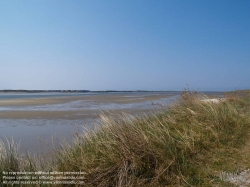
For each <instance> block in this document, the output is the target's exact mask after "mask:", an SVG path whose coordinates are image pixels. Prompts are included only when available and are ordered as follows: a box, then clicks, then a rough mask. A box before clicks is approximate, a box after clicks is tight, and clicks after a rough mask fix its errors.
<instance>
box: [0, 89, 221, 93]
mask: <svg viewBox="0 0 250 187" xmlns="http://www.w3.org/2000/svg"><path fill="white" fill-rule="evenodd" d="M182 91H183V90H182ZM182 91H177V90H167V91H162V90H98V91H91V90H9V89H6V90H0V93H142V92H172V93H173V92H176V93H180V92H182ZM198 92H201V93H203V92H206V93H212V92H217V93H219V92H220V93H224V91H198Z"/></svg>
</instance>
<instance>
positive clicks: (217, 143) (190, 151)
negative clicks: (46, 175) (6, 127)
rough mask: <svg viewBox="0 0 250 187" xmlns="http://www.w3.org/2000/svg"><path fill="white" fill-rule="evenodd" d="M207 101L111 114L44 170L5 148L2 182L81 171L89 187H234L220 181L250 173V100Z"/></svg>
mask: <svg viewBox="0 0 250 187" xmlns="http://www.w3.org/2000/svg"><path fill="white" fill-rule="evenodd" d="M201 97H203V98H204V97H205V96H204V95H202V96H201V95H199V94H197V93H194V92H183V94H182V95H181V98H180V99H179V100H178V102H176V103H175V104H173V105H171V106H162V109H161V110H158V111H152V113H151V114H147V115H146V114H145V116H131V115H126V114H108V115H107V114H106V115H104V114H103V115H102V125H101V126H100V127H99V128H98V129H97V130H95V131H92V132H88V133H86V134H82V135H78V136H77V137H76V142H75V145H73V146H64V147H63V148H62V149H61V151H59V152H58V153H57V154H56V156H55V158H54V160H53V162H50V163H47V164H44V165H42V164H41V162H39V158H37V159H34V158H31V157H29V156H23V155H20V154H19V153H18V150H16V147H15V146H14V143H13V142H9V144H8V145H5V144H3V143H0V172H1V174H0V175H2V172H3V171H5V172H6V171H37V170H39V171H41V170H46V171H61V172H69V171H81V172H85V175H84V177H85V186H100V187H101V186H129V187H130V186H131V187H132V186H152V187H155V186H233V185H232V184H230V183H228V182H225V181H222V180H221V179H220V174H221V172H223V171H225V172H235V171H239V170H244V169H247V168H250V161H249V158H250V150H249V149H247V145H248V143H250V133H249V132H250V92H249V91H244V92H232V93H228V94H227V95H226V99H225V100H221V101H219V102H204V101H201V99H200V98H201ZM249 145H250V144H249ZM1 178H2V176H1ZM1 180H2V179H1ZM6 186H7V185H6ZM9 186H11V185H9ZM19 186H21V185H19ZM34 186H35V185H34ZM40 186H46V185H40ZM53 186H54V185H53ZM73 186H77V185H73ZM79 186H82V185H79Z"/></svg>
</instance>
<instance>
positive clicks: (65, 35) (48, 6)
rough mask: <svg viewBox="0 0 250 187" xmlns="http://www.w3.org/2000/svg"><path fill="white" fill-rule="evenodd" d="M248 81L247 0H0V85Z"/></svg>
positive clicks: (213, 86) (225, 86)
mask: <svg viewBox="0 0 250 187" xmlns="http://www.w3.org/2000/svg"><path fill="white" fill-rule="evenodd" d="M187 84H188V87H189V88H190V89H193V90H197V89H198V90H222V91H226V90H234V89H235V87H236V88H237V89H238V88H239V89H249V88H250V1H249V0H202V1H201V0H150V1H149V0H118V1H117V0H29V1H28V0H21V1H20V0H13V1H8V0H2V1H0V89H87V90H183V89H184V88H186V87H187Z"/></svg>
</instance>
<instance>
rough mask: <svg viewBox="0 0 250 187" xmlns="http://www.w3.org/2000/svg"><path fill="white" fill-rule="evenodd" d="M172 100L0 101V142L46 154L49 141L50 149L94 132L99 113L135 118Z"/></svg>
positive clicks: (145, 96) (126, 96)
mask: <svg viewBox="0 0 250 187" xmlns="http://www.w3.org/2000/svg"><path fill="white" fill-rule="evenodd" d="M172 96H173V94H168V93H139V94H131V93H119V94H97V95H82V96H63V97H49V98H48V97H46V98H21V99H20V98H19V99H0V139H5V137H7V138H10V137H13V139H14V140H15V141H16V142H20V148H21V150H22V151H24V152H25V151H28V152H32V153H37V152H40V153H41V151H42V152H43V153H45V154H47V153H49V152H51V150H52V137H54V138H53V139H54V140H53V142H54V145H55V144H56V145H60V143H62V140H63V139H66V140H67V141H68V142H71V141H72V138H73V137H74V134H76V133H82V132H83V131H84V129H93V128H94V126H95V124H96V120H98V119H99V115H100V112H101V111H109V112H121V111H124V112H127V113H129V114H139V113H143V112H147V111H149V110H151V109H152V108H153V107H152V103H157V102H160V101H161V100H162V99H167V98H171V97H172ZM151 102H152V103H151ZM55 137H56V138H55ZM55 139H57V141H55Z"/></svg>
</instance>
